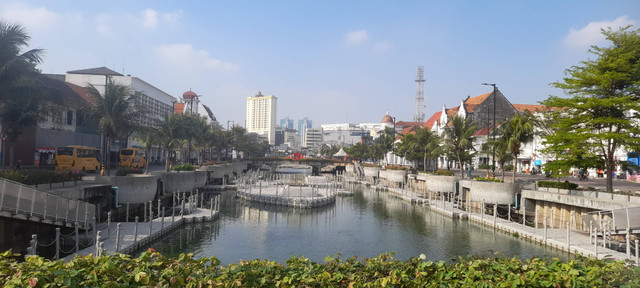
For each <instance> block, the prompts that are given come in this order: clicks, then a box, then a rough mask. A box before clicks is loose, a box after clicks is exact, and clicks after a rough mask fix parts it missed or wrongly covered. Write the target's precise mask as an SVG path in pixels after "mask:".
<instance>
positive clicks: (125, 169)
mask: <svg viewBox="0 0 640 288" xmlns="http://www.w3.org/2000/svg"><path fill="white" fill-rule="evenodd" d="M142 173H144V170H143V169H140V168H132V167H120V168H118V170H117V171H116V176H127V175H129V174H142Z"/></svg>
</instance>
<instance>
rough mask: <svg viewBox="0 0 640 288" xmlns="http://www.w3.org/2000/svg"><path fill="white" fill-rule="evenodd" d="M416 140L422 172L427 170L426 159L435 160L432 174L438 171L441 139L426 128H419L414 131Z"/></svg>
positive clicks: (441, 150)
mask: <svg viewBox="0 0 640 288" xmlns="http://www.w3.org/2000/svg"><path fill="white" fill-rule="evenodd" d="M416 140H417V141H418V147H419V148H420V153H421V154H422V161H423V165H424V170H425V171H426V170H427V159H435V160H436V161H435V163H436V165H435V167H434V170H433V171H434V172H435V171H436V170H438V161H437V159H438V157H440V155H442V153H443V149H442V145H441V144H442V138H440V136H438V135H437V134H435V133H433V132H431V130H429V129H428V128H424V127H422V128H419V129H418V130H417V131H416Z"/></svg>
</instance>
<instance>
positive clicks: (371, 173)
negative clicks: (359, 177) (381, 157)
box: [364, 166, 380, 177]
mask: <svg viewBox="0 0 640 288" xmlns="http://www.w3.org/2000/svg"><path fill="white" fill-rule="evenodd" d="M379 172H380V167H366V166H365V167H364V176H366V177H378V174H379Z"/></svg>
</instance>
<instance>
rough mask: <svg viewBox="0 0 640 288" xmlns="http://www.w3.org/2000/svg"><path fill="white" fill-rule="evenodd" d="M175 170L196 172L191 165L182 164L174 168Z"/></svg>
mask: <svg viewBox="0 0 640 288" xmlns="http://www.w3.org/2000/svg"><path fill="white" fill-rule="evenodd" d="M173 170H175V171H194V170H196V167H194V166H193V165H191V164H180V165H176V166H173Z"/></svg>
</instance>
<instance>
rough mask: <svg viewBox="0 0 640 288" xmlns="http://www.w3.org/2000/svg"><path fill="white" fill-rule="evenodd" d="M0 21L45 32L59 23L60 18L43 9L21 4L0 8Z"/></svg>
mask: <svg viewBox="0 0 640 288" xmlns="http://www.w3.org/2000/svg"><path fill="white" fill-rule="evenodd" d="M0 19H2V20H3V21H8V22H11V23H13V24H20V25H22V26H24V27H26V28H27V29H28V30H30V31H33V30H45V29H48V28H50V27H51V26H52V25H53V24H55V23H57V22H59V21H60V16H59V15H58V14H56V13H54V12H52V11H49V10H48V9H47V8H45V7H30V6H25V5H22V4H21V3H15V4H9V5H3V6H0Z"/></svg>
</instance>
